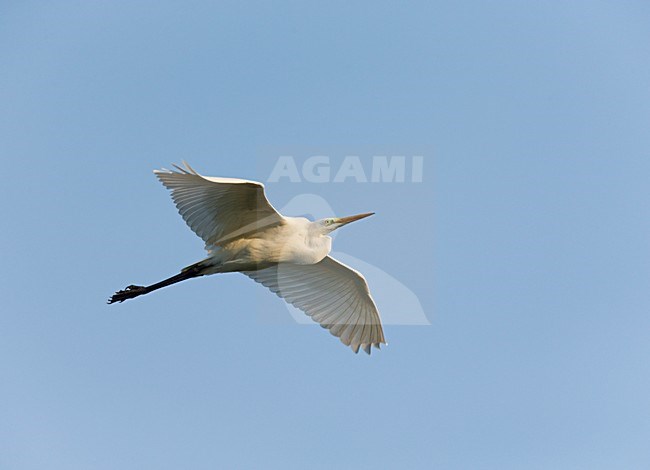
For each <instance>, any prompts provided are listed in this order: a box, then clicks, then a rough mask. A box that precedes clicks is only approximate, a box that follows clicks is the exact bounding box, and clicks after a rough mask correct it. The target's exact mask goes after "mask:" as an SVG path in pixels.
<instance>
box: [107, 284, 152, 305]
mask: <svg viewBox="0 0 650 470" xmlns="http://www.w3.org/2000/svg"><path fill="white" fill-rule="evenodd" d="M146 293H147V288H146V287H145V286H129V287H127V288H126V289H124V290H120V291H117V292H116V293H115V294H113V296H112V297H111V298H110V299H108V303H109V304H114V303H115V302H124V301H125V300H128V299H132V298H134V297H137V296H139V295H142V294H146Z"/></svg>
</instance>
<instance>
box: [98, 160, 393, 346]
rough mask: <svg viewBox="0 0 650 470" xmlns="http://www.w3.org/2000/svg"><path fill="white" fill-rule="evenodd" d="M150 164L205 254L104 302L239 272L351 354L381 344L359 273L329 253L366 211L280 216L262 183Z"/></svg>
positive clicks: (372, 307) (187, 167)
mask: <svg viewBox="0 0 650 470" xmlns="http://www.w3.org/2000/svg"><path fill="white" fill-rule="evenodd" d="M183 166H184V168H181V167H180V166H177V165H174V168H175V169H176V170H175V171H170V170H165V169H163V170H155V171H154V173H155V175H156V176H157V177H158V179H159V180H160V181H161V183H162V184H163V185H164V186H165V187H166V188H167V189H169V190H170V191H171V196H172V199H173V200H174V203H175V204H176V207H177V208H178V211H179V213H180V215H181V216H182V217H183V219H184V220H185V222H186V223H187V225H188V226H189V227H190V228H191V229H192V231H194V233H196V234H197V235H198V236H199V237H201V238H202V239H203V241H204V242H205V249H206V251H207V252H208V257H207V258H205V259H203V260H202V261H199V262H198V263H194V264H192V265H190V266H188V267H186V268H184V269H183V270H181V272H180V273H179V274H177V275H175V276H172V277H170V278H168V279H165V280H164V281H161V282H158V283H156V284H152V285H150V286H135V285H131V286H128V287H127V288H125V289H124V290H121V291H118V292H116V293H115V294H114V295H113V296H112V297H111V298H110V299H109V300H108V303H109V304H112V303H115V302H124V301H125V300H128V299H132V298H134V297H138V296H140V295H143V294H148V293H149V292H153V291H155V290H158V289H160V288H163V287H167V286H170V285H172V284H176V283H178V282H181V281H185V280H187V279H192V278H195V277H201V276H207V275H210V274H218V273H232V272H240V273H243V274H245V275H246V276H248V277H250V278H251V279H253V280H254V281H255V282H258V283H260V284H262V285H264V286H266V287H267V288H268V289H270V290H271V291H272V292H274V293H275V294H277V295H278V296H279V297H281V298H283V299H284V300H285V301H286V302H288V303H290V304H292V305H293V306H295V307H296V308H298V309H300V310H302V311H303V312H305V313H306V314H307V315H308V316H310V317H311V318H312V319H313V320H314V321H316V322H317V323H319V324H320V325H321V326H322V327H323V328H326V329H328V330H329V331H330V332H331V333H332V334H333V335H334V336H336V337H338V338H340V340H341V342H342V343H343V344H345V345H346V346H350V347H351V348H352V350H353V351H354V352H355V353H358V352H359V349H363V350H364V351H365V352H366V353H368V354H370V352H371V348H372V347H373V346H374V347H375V348H376V349H380V347H381V345H382V344H386V340H385V339H384V333H383V329H382V325H381V318H380V316H379V311H378V310H377V306H376V305H375V302H374V300H373V298H372V296H371V295H370V291H369V290H368V284H367V282H366V280H365V278H364V277H363V275H361V274H360V273H359V272H357V271H355V270H354V269H352V268H350V267H349V266H346V265H345V264H343V263H341V262H339V261H337V260H335V259H334V258H332V257H330V256H329V253H330V251H331V249H332V238H331V237H330V236H329V234H330V233H332V232H333V231H334V230H336V229H338V228H340V227H343V226H345V225H347V224H349V223H351V222H354V221H357V220H361V219H364V218H366V217H369V216H371V215H374V214H373V213H367V214H360V215H355V216H351V217H343V218H336V217H332V218H327V219H321V220H316V221H314V222H312V221H310V220H308V219H306V218H304V217H287V216H283V215H281V214H280V213H279V212H278V211H277V210H275V208H274V207H273V206H272V205H271V204H270V203H269V201H268V199H267V198H266V195H265V194H264V185H263V184H262V183H257V182H255V181H247V180H242V179H234V178H214V177H206V176H202V175H200V174H199V173H197V172H196V171H195V170H194V169H193V168H192V167H191V166H190V165H189V164H187V163H186V162H183Z"/></svg>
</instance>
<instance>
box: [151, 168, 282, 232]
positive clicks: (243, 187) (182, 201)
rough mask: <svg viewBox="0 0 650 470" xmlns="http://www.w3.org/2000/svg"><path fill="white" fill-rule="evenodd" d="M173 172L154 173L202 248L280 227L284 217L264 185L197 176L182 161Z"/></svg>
mask: <svg viewBox="0 0 650 470" xmlns="http://www.w3.org/2000/svg"><path fill="white" fill-rule="evenodd" d="M183 164H184V166H185V168H180V167H178V166H176V165H174V166H175V167H176V171H170V170H155V171H154V173H155V174H156V176H157V177H158V179H159V180H160V182H161V183H162V184H164V185H165V187H166V188H167V189H169V190H171V193H172V199H173V200H174V203H175V204H176V207H177V208H178V212H180V214H181V216H182V217H183V219H184V220H185V222H187V225H189V227H190V228H191V229H192V230H193V231H194V233H196V234H197V235H198V236H199V237H201V238H202V239H203V241H205V243H206V245H220V244H223V243H225V242H227V241H229V240H233V239H237V238H239V237H242V236H244V235H246V234H250V233H255V232H259V231H260V230H262V229H264V228H267V227H272V226H275V225H281V224H283V223H284V218H283V217H282V216H281V215H280V214H279V213H278V212H277V211H276V210H275V208H274V207H273V206H272V205H271V203H269V201H268V200H267V199H266V195H265V194H264V185H263V184H262V183H257V182H255V181H247V180H241V179H235V178H213V177H205V176H201V175H200V174H198V173H197V172H196V171H195V170H194V169H193V168H192V167H190V166H189V165H188V164H187V163H186V162H183Z"/></svg>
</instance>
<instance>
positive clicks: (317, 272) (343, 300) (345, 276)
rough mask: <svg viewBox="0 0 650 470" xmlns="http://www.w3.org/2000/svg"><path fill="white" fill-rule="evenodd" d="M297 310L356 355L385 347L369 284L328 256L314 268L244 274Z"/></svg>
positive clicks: (279, 267)
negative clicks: (338, 339) (348, 347)
mask: <svg viewBox="0 0 650 470" xmlns="http://www.w3.org/2000/svg"><path fill="white" fill-rule="evenodd" d="M244 274H246V275H247V276H248V277H250V278H251V279H253V280H254V281H256V282H259V283H260V284H262V285H264V286H266V287H268V288H269V289H270V290H271V291H272V292H274V293H276V294H277V295H278V296H279V297H282V298H283V299H285V300H286V301H287V302H289V303H290V304H292V305H293V306H294V307H296V308H299V309H300V310H302V311H303V312H305V313H306V314H307V315H309V316H310V317H311V318H312V319H313V320H314V321H316V322H318V323H319V324H320V325H321V326H322V327H323V328H327V329H328V330H330V332H331V333H332V334H333V335H334V336H336V337H338V338H340V339H341V342H342V343H343V344H345V345H346V346H350V347H351V348H352V350H353V351H354V352H355V353H357V352H359V348H362V349H363V350H364V351H366V352H367V353H368V354H370V350H371V347H372V346H375V347H376V348H377V349H379V348H380V345H381V344H386V340H385V339H384V332H383V329H382V326H381V318H380V317H379V311H378V310H377V306H376V305H375V302H374V300H373V299H372V296H371V295H370V291H369V290H368V283H367V282H366V280H365V279H364V277H363V276H362V275H361V274H360V273H359V272H357V271H355V270H354V269H352V268H350V267H348V266H346V265H344V264H342V263H340V262H338V261H336V260H335V259H333V258H331V257H329V256H327V257H326V258H325V259H323V261H321V262H320V263H317V264H310V265H298V264H286V263H280V264H278V265H275V266H273V267H270V268H266V269H263V270H260V271H246V272H244Z"/></svg>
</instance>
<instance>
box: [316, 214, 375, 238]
mask: <svg viewBox="0 0 650 470" xmlns="http://www.w3.org/2000/svg"><path fill="white" fill-rule="evenodd" d="M371 215H375V213H374V212H370V213H367V214H359V215H353V216H350V217H342V218H337V217H332V218H329V219H321V220H317V221H316V224H318V227H319V228H320V229H321V231H322V232H323V233H324V234H328V233H331V232H333V231H334V230H336V229H337V228H341V227H343V226H344V225H347V224H350V223H352V222H356V221H357V220H361V219H365V218H366V217H370V216H371Z"/></svg>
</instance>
